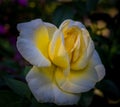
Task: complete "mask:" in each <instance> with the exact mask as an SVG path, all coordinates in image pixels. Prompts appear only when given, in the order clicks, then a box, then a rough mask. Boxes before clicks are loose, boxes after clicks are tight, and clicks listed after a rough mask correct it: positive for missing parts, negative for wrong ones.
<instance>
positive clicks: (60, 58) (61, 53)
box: [49, 30, 69, 71]
mask: <svg viewBox="0 0 120 107" xmlns="http://www.w3.org/2000/svg"><path fill="white" fill-rule="evenodd" d="M49 57H50V59H51V60H52V62H53V63H54V64H55V65H57V66H59V67H62V68H64V69H66V68H68V67H69V58H68V54H67V52H66V50H65V47H64V39H63V35H62V33H61V32H60V31H59V30H57V31H56V32H55V33H54V36H53V38H52V40H51V42H50V44H49ZM67 71H68V70H67Z"/></svg>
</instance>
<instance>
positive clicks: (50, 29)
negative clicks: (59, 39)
mask: <svg viewBox="0 0 120 107" xmlns="http://www.w3.org/2000/svg"><path fill="white" fill-rule="evenodd" d="M44 24H45V26H46V28H47V30H48V34H49V39H50V41H51V39H52V37H53V35H54V33H55V31H56V30H57V27H56V26H55V25H53V24H51V23H48V22H44Z"/></svg>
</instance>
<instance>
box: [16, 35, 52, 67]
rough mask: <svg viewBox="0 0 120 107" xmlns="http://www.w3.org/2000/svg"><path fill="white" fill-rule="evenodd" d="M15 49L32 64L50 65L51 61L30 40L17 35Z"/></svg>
mask: <svg viewBox="0 0 120 107" xmlns="http://www.w3.org/2000/svg"><path fill="white" fill-rule="evenodd" d="M17 49H18V51H19V52H20V53H21V55H22V56H23V57H24V58H25V59H26V60H27V61H28V62H30V63H31V64H32V65H35V66H50V65H51V62H50V61H49V60H48V59H46V58H45V57H44V56H43V55H42V54H41V52H40V51H39V50H38V49H37V48H36V47H35V45H34V44H33V42H32V41H30V40H27V39H24V38H21V37H18V38H17Z"/></svg>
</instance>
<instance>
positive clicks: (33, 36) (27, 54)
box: [17, 19, 51, 66]
mask: <svg viewBox="0 0 120 107" xmlns="http://www.w3.org/2000/svg"><path fill="white" fill-rule="evenodd" d="M17 28H18V30H19V31H20V36H19V37H18V39H17V48H18V50H19V52H20V53H21V54H22V56H23V57H24V58H25V59H26V60H27V61H29V62H30V63H31V64H33V65H36V66H50V65H51V63H50V61H49V59H48V54H47V48H48V42H49V34H48V30H47V28H46V27H45V25H44V23H43V22H42V20H40V19H36V20H33V21H30V22H27V23H21V24H18V26H17Z"/></svg>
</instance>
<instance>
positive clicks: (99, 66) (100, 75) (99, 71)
mask: <svg viewBox="0 0 120 107" xmlns="http://www.w3.org/2000/svg"><path fill="white" fill-rule="evenodd" d="M92 63H93V65H94V66H95V70H96V72H97V74H98V81H100V80H101V79H103V77H104V76H105V68H104V66H103V64H102V63H101V60H100V57H99V55H98V53H97V51H94V53H93V58H92Z"/></svg>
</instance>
